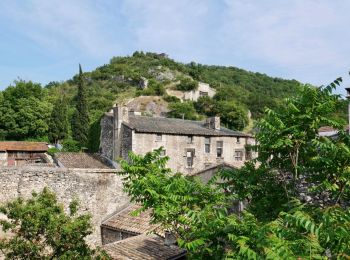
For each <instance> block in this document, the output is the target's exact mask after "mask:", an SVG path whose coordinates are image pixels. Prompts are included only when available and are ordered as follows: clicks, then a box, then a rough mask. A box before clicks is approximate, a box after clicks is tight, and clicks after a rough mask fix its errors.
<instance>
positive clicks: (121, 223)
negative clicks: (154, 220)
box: [101, 205, 157, 235]
mask: <svg viewBox="0 0 350 260" xmlns="http://www.w3.org/2000/svg"><path fill="white" fill-rule="evenodd" d="M140 208H141V206H138V205H131V206H128V207H127V208H125V209H123V210H121V211H119V212H118V213H116V214H115V215H113V216H112V217H111V218H109V219H107V220H106V221H105V222H103V223H102V225H101V226H102V227H107V228H111V229H115V230H118V231H126V232H130V233H134V234H135V235H138V234H143V233H146V232H149V231H152V230H154V229H156V228H157V226H156V225H153V224H150V221H151V211H150V210H147V211H144V212H141V213H140V214H138V215H137V216H132V215H131V213H132V212H134V211H135V210H138V209H140Z"/></svg>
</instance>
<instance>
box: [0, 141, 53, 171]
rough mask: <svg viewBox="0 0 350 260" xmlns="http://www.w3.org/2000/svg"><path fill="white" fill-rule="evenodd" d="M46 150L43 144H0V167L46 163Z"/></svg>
mask: <svg viewBox="0 0 350 260" xmlns="http://www.w3.org/2000/svg"><path fill="white" fill-rule="evenodd" d="M47 150H48V146H47V143H44V142H18V141H3V142H0V166H20V165H26V164H39V163H48V158H47V156H46V154H45V153H46V152H47Z"/></svg>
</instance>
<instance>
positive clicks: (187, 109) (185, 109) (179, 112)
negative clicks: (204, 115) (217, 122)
mask: <svg viewBox="0 0 350 260" xmlns="http://www.w3.org/2000/svg"><path fill="white" fill-rule="evenodd" d="M169 109H170V112H168V117H173V118H183V119H187V120H196V119H198V115H197V112H196V110H195V108H194V106H193V103H192V102H183V103H170V105H169Z"/></svg>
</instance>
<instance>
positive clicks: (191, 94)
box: [183, 82, 216, 101]
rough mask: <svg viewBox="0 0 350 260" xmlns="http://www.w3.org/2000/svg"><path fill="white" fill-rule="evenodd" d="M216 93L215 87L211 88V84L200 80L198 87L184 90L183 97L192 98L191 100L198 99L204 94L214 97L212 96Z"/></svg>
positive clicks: (185, 98)
mask: <svg viewBox="0 0 350 260" xmlns="http://www.w3.org/2000/svg"><path fill="white" fill-rule="evenodd" d="M215 94H216V91H215V89H213V88H211V87H210V86H209V84H207V83H203V82H199V83H198V88H197V89H194V90H191V91H186V92H184V96H183V99H184V100H191V101H198V99H199V98H200V97H202V96H208V97H211V98H212V97H214V95H215Z"/></svg>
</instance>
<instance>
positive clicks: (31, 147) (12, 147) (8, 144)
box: [0, 141, 48, 152]
mask: <svg viewBox="0 0 350 260" xmlns="http://www.w3.org/2000/svg"><path fill="white" fill-rule="evenodd" d="M47 150H48V146H47V143H44V142H20V141H5V142H0V151H25V152H46V151H47Z"/></svg>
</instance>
